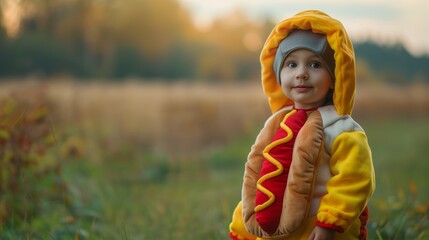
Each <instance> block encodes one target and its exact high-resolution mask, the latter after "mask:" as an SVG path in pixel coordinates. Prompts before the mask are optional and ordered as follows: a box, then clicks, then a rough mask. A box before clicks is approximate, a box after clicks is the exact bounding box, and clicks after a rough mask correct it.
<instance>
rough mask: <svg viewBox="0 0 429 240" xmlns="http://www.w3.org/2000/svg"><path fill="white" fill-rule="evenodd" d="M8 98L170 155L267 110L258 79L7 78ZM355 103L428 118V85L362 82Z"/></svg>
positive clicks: (76, 127) (361, 110)
mask: <svg viewBox="0 0 429 240" xmlns="http://www.w3.org/2000/svg"><path fill="white" fill-rule="evenodd" d="M6 96H11V97H12V98H16V97H19V98H25V99H27V100H28V101H38V100H40V99H46V100H47V101H48V102H49V103H50V104H51V105H52V109H53V113H52V122H53V125H54V127H55V129H56V131H57V134H58V137H59V138H67V137H68V136H70V135H73V134H77V135H79V136H81V137H82V138H84V139H85V140H86V141H87V144H88V145H91V141H95V140H93V139H97V141H102V142H103V146H108V148H110V149H114V148H115V147H117V146H123V143H124V142H127V143H128V144H134V145H136V146H139V147H141V148H142V149H150V150H152V151H155V152H162V153H171V154H185V155H187V153H192V154H194V153H199V152H201V151H205V150H207V149H209V148H211V147H214V146H218V145H222V144H225V143H226V142H228V140H230V139H234V138H236V137H237V136H240V135H241V134H243V133H245V132H248V131H250V130H252V129H254V128H256V127H258V128H259V127H260V125H261V124H262V123H263V121H264V120H265V119H266V118H267V116H268V115H269V109H268V104H267V102H266V98H265V97H264V96H263V93H262V89H261V87H260V85H259V83H254V84H243V83H236V84H230V85H218V84H191V83H183V82H179V83H167V82H157V83H155V82H151V83H143V82H138V81H134V82H133V81H129V82H125V83H101V82H92V83H78V82H73V81H56V82H38V81H8V82H3V83H1V85H0V98H4V97H6ZM355 106H356V107H355V111H354V114H355V116H357V117H358V118H365V117H371V118H373V117H392V116H394V117H399V116H414V117H415V116H425V117H427V116H429V87H428V86H426V85H413V86H409V87H393V86H385V85H375V86H372V85H371V86H361V87H360V88H359V89H358V93H357V97H356V105H355ZM70 129H73V132H71V130H70ZM118 143H122V144H118ZM94 144H95V143H94Z"/></svg>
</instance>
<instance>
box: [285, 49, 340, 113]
mask: <svg viewBox="0 0 429 240" xmlns="http://www.w3.org/2000/svg"><path fill="white" fill-rule="evenodd" d="M280 79H281V87H282V90H283V93H284V94H285V95H286V96H287V97H288V98H289V99H291V100H292V101H294V103H295V108H299V109H310V108H318V107H321V106H323V104H324V103H325V100H326V96H327V94H328V90H329V88H330V87H331V88H333V87H334V81H333V80H332V79H331V76H330V75H329V72H328V70H327V69H326V67H325V66H324V65H323V64H322V59H320V58H319V57H318V56H317V55H316V54H314V53H313V52H312V51H309V50H305V49H299V50H295V51H293V52H292V53H290V54H289V55H288V56H287V57H286V59H285V61H284V64H283V67H282V68H281V70H280Z"/></svg>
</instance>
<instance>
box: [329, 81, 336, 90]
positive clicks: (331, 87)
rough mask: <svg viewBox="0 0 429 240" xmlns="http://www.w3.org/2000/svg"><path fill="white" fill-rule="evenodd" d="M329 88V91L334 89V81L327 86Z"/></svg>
mask: <svg viewBox="0 0 429 240" xmlns="http://www.w3.org/2000/svg"><path fill="white" fill-rule="evenodd" d="M329 88H330V89H334V88H335V81H334V80H332V81H331V85H329Z"/></svg>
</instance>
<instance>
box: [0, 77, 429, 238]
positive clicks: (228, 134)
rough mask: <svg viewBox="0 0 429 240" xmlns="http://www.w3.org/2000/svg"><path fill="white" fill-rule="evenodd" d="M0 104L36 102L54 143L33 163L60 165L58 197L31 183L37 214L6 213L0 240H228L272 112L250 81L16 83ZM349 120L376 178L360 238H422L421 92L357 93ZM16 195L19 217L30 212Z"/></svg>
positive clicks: (426, 133)
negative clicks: (248, 162)
mask: <svg viewBox="0 0 429 240" xmlns="http://www.w3.org/2000/svg"><path fill="white" fill-rule="evenodd" d="M0 99H1V103H2V105H1V106H2V109H4V106H6V105H5V104H4V103H5V102H7V101H11V100H13V101H14V102H17V103H23V105H25V106H26V108H25V109H31V108H33V107H35V106H46V109H48V110H49V114H47V115H46V117H45V118H43V121H44V122H45V123H46V124H47V125H48V126H50V129H51V131H50V135H52V136H53V138H54V141H53V143H52V144H50V145H49V147H48V148H47V149H46V151H45V153H44V155H43V158H40V161H39V162H38V165H40V166H49V165H55V164H58V169H57V170H58V171H57V173H59V174H56V175H55V178H53V181H54V182H55V181H58V179H57V178H61V181H62V182H63V185H62V186H63V190H62V191H61V196H60V197H52V196H51V195H48V194H45V191H46V189H52V188H53V184H52V181H48V180H49V178H48V180H44V181H42V182H33V183H30V184H31V185H34V186H37V187H38V188H40V191H39V193H41V194H39V195H37V196H38V204H37V207H36V210H34V211H32V212H30V211H28V213H27V214H24V215H25V216H26V217H24V220H22V218H20V217H19V216H18V215H16V217H15V218H16V220H15V221H14V220H13V214H12V221H8V222H7V224H5V225H3V226H2V230H1V234H0V238H2V239H227V235H228V224H229V222H230V219H231V214H232V211H233V209H234V207H235V205H236V204H237V202H238V201H239V200H240V189H241V179H242V174H243V167H244V162H245V159H246V155H247V153H248V151H249V149H250V146H251V144H252V143H253V141H254V138H255V137H256V134H257V133H258V131H259V130H260V128H261V126H262V124H263V122H264V121H265V119H266V118H267V117H268V116H269V114H270V113H269V110H268V104H267V102H266V99H265V97H264V96H263V94H262V90H261V87H260V85H259V84H257V83H256V84H253V83H234V84H198V83H193V84H190V83H187V82H175V83H171V82H152V83H142V82H141V81H127V82H124V83H113V82H112V83H108V82H103V83H100V82H98V83H97V82H92V83H82V82H76V81H71V80H58V79H57V80H55V81H38V80H37V79H36V80H35V79H33V80H21V81H18V80H16V79H14V80H12V81H7V82H3V83H1V85H0ZM354 118H355V119H356V120H357V121H358V122H359V123H360V124H361V125H362V126H363V128H364V129H365V130H366V132H367V135H368V137H369V143H370V145H371V148H372V151H373V158H374V164H375V168H376V174H377V190H376V193H375V195H374V197H373V199H372V200H371V202H370V209H371V210H370V214H371V219H370V223H369V234H370V236H371V238H370V239H428V238H429V233H428V231H427V229H428V226H429V225H428V214H427V213H428V208H429V190H428V188H427V180H428V177H427V169H429V162H428V161H427V159H428V156H429V148H428V143H429V124H428V120H429V87H428V86H426V85H423V84H415V85H412V86H402V87H393V86H386V85H368V86H366V85H364V86H359V87H358V95H357V101H356V107H355V111H354ZM40 166H39V168H40ZM23 178H25V177H23ZM55 179H57V180H55ZM44 189H45V190H44ZM23 199H24V200H23V205H20V209H21V210H22V208H24V206H28V209H30V207H31V206H32V205H35V202H34V199H32V197H31V196H25V197H24V198H23ZM3 207H5V206H3ZM23 212H24V213H25V212H26V211H23Z"/></svg>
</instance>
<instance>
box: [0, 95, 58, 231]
mask: <svg viewBox="0 0 429 240" xmlns="http://www.w3.org/2000/svg"><path fill="white" fill-rule="evenodd" d="M48 112H49V110H48V108H47V106H46V105H44V104H39V103H33V104H26V103H22V102H17V101H14V100H11V99H4V100H3V101H2V102H1V103H0V170H1V171H0V227H3V225H4V224H14V225H20V224H22V223H23V222H24V221H28V220H31V219H32V218H33V217H34V216H35V215H37V214H38V212H39V211H40V210H41V209H40V207H41V200H42V199H43V198H61V196H62V195H63V194H64V192H65V189H66V186H65V183H64V182H63V181H62V179H61V176H60V172H61V167H60V165H59V163H58V162H57V161H55V160H52V159H49V158H48V157H46V152H47V148H48V147H50V146H51V145H52V144H54V143H55V136H54V135H53V132H52V131H51V128H50V125H49V123H48V122H47V115H48ZM61 201H62V200H61Z"/></svg>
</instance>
